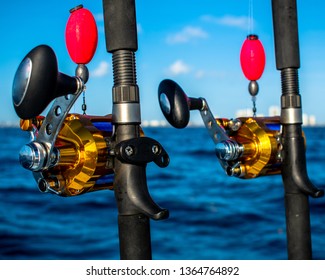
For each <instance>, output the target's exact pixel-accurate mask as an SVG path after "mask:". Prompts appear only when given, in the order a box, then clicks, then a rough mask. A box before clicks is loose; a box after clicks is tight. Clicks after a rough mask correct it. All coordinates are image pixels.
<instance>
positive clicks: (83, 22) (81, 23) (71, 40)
mask: <svg viewBox="0 0 325 280" xmlns="http://www.w3.org/2000/svg"><path fill="white" fill-rule="evenodd" d="M70 13H71V14H70V17H69V19H68V22H67V26H66V30H65V39H66V46H67V49H68V52H69V55H70V57H71V59H72V60H73V61H74V62H75V63H77V64H87V63H89V62H90V61H91V59H92V58H93V56H94V54H95V51H96V47H97V42H98V32H97V25H96V21H95V18H94V16H93V15H92V13H91V12H90V11H89V10H87V9H85V8H83V6H82V5H79V6H77V7H75V8H73V9H71V10H70Z"/></svg>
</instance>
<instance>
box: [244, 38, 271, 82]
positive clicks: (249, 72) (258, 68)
mask: <svg viewBox="0 0 325 280" xmlns="http://www.w3.org/2000/svg"><path fill="white" fill-rule="evenodd" d="M240 65H241V68H242V71H243V73H244V75H245V77H246V78H247V79H248V80H250V81H257V80H258V79H259V78H260V77H261V76H262V74H263V71H264V67H265V52H264V48H263V45H262V43H261V41H260V40H259V39H258V36H257V35H248V36H247V38H246V40H245V41H244V43H243V46H242V48H241V51H240Z"/></svg>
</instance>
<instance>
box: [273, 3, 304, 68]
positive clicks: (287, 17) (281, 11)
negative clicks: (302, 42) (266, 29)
mask: <svg viewBox="0 0 325 280" xmlns="http://www.w3.org/2000/svg"><path fill="white" fill-rule="evenodd" d="M272 14H273V29H274V42H275V55H276V67H277V69H278V70H282V69H285V68H297V69H298V68H300V57H299V38H298V21H297V3H296V0H272Z"/></svg>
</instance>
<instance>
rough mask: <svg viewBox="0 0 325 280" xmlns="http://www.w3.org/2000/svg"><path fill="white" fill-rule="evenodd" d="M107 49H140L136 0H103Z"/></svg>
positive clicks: (109, 50) (112, 50) (110, 50)
mask: <svg viewBox="0 0 325 280" xmlns="http://www.w3.org/2000/svg"><path fill="white" fill-rule="evenodd" d="M103 9H104V25H105V38H106V49H107V51H108V52H114V51H116V50H130V51H136V50H137V49H138V38H137V24H136V14H135V0H103Z"/></svg>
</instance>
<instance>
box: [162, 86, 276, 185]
mask: <svg viewBox="0 0 325 280" xmlns="http://www.w3.org/2000/svg"><path fill="white" fill-rule="evenodd" d="M158 97H159V104H160V107H161V110H162V112H163V114H164V116H165V118H166V119H167V121H168V122H169V123H170V124H171V125H172V126H174V127H175V128H184V127H186V126H187V125H188V123H189V119H190V110H199V111H200V114H201V117H202V119H203V122H204V124H205V126H206V128H207V130H208V132H209V135H210V137H211V139H212V141H213V142H214V144H215V151H216V156H217V158H218V160H219V162H220V165H221V166H222V168H223V169H224V171H225V173H226V174H227V175H228V176H234V177H238V178H243V179H249V178H255V177H258V176H266V175H273V174H279V173H280V172H281V169H280V168H281V147H282V145H281V143H280V117H254V118H253V117H240V118H236V119H223V118H217V119H215V118H214V116H213V114H212V112H211V110H210V108H209V105H208V103H207V101H206V100H205V99H204V98H191V97H188V96H187V95H186V94H185V92H184V91H183V90H182V88H181V87H180V86H179V85H178V84H177V83H175V82H174V81H172V80H163V81H162V82H161V83H160V85H159V88H158Z"/></svg>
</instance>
